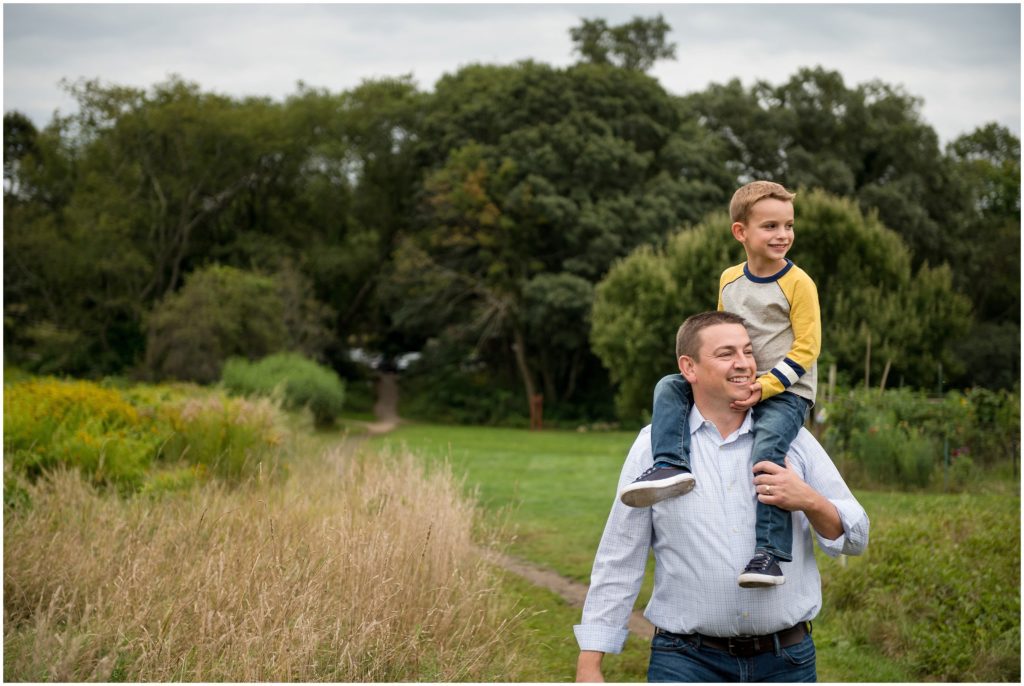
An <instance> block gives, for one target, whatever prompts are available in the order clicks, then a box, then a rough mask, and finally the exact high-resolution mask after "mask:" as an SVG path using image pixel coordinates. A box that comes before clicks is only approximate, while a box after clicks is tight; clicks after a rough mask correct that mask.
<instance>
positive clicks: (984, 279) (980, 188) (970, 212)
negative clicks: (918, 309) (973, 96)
mask: <svg viewBox="0 0 1024 686" xmlns="http://www.w3.org/2000/svg"><path fill="white" fill-rule="evenodd" d="M946 153H947V155H948V156H949V158H950V159H951V160H952V163H953V165H954V174H955V178H956V180H957V183H956V185H955V186H954V188H956V192H957V193H959V194H961V195H962V197H963V199H964V200H965V209H964V211H963V212H962V213H961V214H960V215H959V216H958V217H956V219H955V220H954V221H951V222H950V225H951V229H952V231H953V232H954V233H955V234H956V235H957V236H959V237H960V240H959V241H958V242H957V250H956V252H955V253H954V256H953V257H952V259H951V260H950V261H951V263H952V264H954V265H956V268H955V270H954V272H953V277H954V280H955V283H956V284H957V286H958V289H959V290H961V291H963V292H965V293H967V294H968V295H969V296H970V297H971V300H972V302H973V304H974V315H975V318H976V319H977V326H975V327H974V328H972V330H971V331H970V332H969V333H968V335H966V336H964V337H963V338H962V339H961V340H960V341H959V342H958V343H957V344H956V348H957V352H958V354H959V356H960V357H961V359H962V360H963V362H964V369H965V373H964V374H963V375H962V376H954V377H953V379H952V381H953V383H956V384H958V385H964V386H966V385H981V386H986V387H989V388H1012V387H1013V386H1014V384H1016V383H1019V381H1020V354H1019V351H1020V250H1019V246H1020V139H1018V138H1017V137H1016V136H1014V135H1013V134H1012V133H1010V131H1008V130H1007V129H1006V128H1004V127H1002V126H998V125H996V124H987V125H985V126H982V127H979V128H978V129H976V130H975V131H973V132H972V133H969V134H966V135H964V136H961V137H959V138H957V139H956V140H955V141H953V142H952V143H950V144H949V145H948V146H947V148H946Z"/></svg>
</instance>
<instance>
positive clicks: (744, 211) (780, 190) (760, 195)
mask: <svg viewBox="0 0 1024 686" xmlns="http://www.w3.org/2000/svg"><path fill="white" fill-rule="evenodd" d="M795 197H796V193H790V192H789V191H787V190H786V188H785V187H784V186H783V185H782V184H779V183H775V182H774V181H751V182H750V183H748V184H747V185H746V186H742V187H741V188H740V189H739V190H737V191H736V192H735V193H733V194H732V202H730V203H729V215H730V216H731V217H732V221H733V223H736V222H739V223H741V224H745V223H746V221H747V217H748V216H750V208H751V207H753V206H754V203H756V202H757V201H759V200H764V199H765V198H775V199H776V200H783V201H786V202H793V198H795Z"/></svg>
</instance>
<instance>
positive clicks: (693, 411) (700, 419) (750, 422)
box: [690, 403, 754, 440]
mask: <svg viewBox="0 0 1024 686" xmlns="http://www.w3.org/2000/svg"><path fill="white" fill-rule="evenodd" d="M704 426H707V427H708V428H709V429H710V430H711V431H714V432H715V435H716V436H719V435H720V434H719V433H718V427H717V426H715V425H714V423H713V422H712V421H711V420H710V419H705V418H704V415H702V414H701V413H700V410H698V409H697V404H696V403H694V404H693V405H691V406H690V434H691V435H693V434H695V433H697V432H698V431H699V430H700V429H701V427H704ZM753 430H754V411H753V410H747V415H746V416H745V417H744V418H743V423H742V424H740V428H738V429H736V431H734V432H733V433H732V434H730V435H729V436H726V440H729V439H735V438H739V437H740V436H742V435H743V434H745V433H750V432H751V431H753Z"/></svg>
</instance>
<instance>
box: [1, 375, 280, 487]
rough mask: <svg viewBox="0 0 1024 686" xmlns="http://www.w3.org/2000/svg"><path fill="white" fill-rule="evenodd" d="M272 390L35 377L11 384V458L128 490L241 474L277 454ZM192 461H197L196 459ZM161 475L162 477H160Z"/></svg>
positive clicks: (22, 470) (21, 466)
mask: <svg viewBox="0 0 1024 686" xmlns="http://www.w3.org/2000/svg"><path fill="white" fill-rule="evenodd" d="M279 424H280V417H279V413H278V411H277V408H276V407H275V406H274V405H273V403H272V402H270V401H269V400H265V399H264V400H259V401H255V402H251V401H247V400H244V399H238V398H226V397H224V396H222V395H221V394H218V393H215V392H210V391H207V390H204V389H200V388H199V387H196V386H185V385H176V386H167V387H164V386H136V387H132V388H130V389H126V390H119V389H116V388H107V387H103V386H101V385H99V384H96V383H92V382H89V381H62V380H57V379H51V378H43V379H37V378H31V379H27V380H23V381H20V382H16V383H10V384H7V385H5V387H4V450H5V453H6V456H7V459H6V460H5V465H9V466H10V468H11V469H12V470H13V473H17V474H21V475H24V476H26V477H27V478H29V479H35V478H38V477H39V476H41V475H42V474H44V473H46V472H49V471H52V470H54V469H56V468H58V467H63V468H69V469H77V470H79V471H80V472H81V473H82V474H83V475H84V476H85V478H86V479H88V480H89V481H90V482H92V483H94V484H96V485H102V486H112V487H115V488H117V489H118V490H120V491H121V492H123V493H131V492H135V491H138V490H140V489H149V490H152V489H153V488H157V489H159V488H160V487H161V485H162V484H164V485H166V484H169V483H171V482H169V481H167V479H166V477H167V475H168V473H170V472H174V473H177V474H178V478H176V479H172V481H173V482H174V483H175V484H178V485H181V483H182V480H181V478H180V477H181V476H182V475H183V474H184V473H185V472H188V473H190V474H191V476H192V477H193V480H195V479H200V480H201V479H202V478H203V477H204V476H206V475H216V476H219V477H223V478H226V479H230V480H236V481H237V480H239V479H242V478H245V477H247V476H249V475H252V474H256V473H258V472H260V471H268V470H271V471H272V470H273V469H274V468H275V467H276V464H277V457H278V453H279V446H280V441H281V431H280V430H279V429H278V425H279ZM189 468H190V469H189ZM154 475H159V478H156V479H155V480H154V479H153V477H154Z"/></svg>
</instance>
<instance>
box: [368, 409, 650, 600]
mask: <svg viewBox="0 0 1024 686" xmlns="http://www.w3.org/2000/svg"><path fill="white" fill-rule="evenodd" d="M635 438H636V434H634V433H627V432H621V431H618V432H606V433H605V432H601V433H577V432H570V431H544V432H529V431H523V430H520V429H501V428H486V429H483V428H477V427H461V426H440V425H428V424H404V425H402V426H400V427H399V428H398V429H397V430H396V431H394V432H392V433H390V434H388V435H387V436H385V437H382V438H378V439H374V441H375V442H378V443H379V444H381V445H392V446H400V445H407V446H409V448H410V449H413V450H414V451H415V452H416V453H417V454H419V455H422V456H424V457H425V458H427V459H428V460H429V461H431V462H435V463H436V462H438V461H445V460H447V461H448V462H449V463H450V464H451V466H452V470H453V471H454V472H455V473H456V474H465V475H466V483H467V490H470V489H478V497H479V501H480V503H481V505H483V507H484V508H486V509H488V510H490V511H492V512H498V511H501V510H503V509H507V508H513V509H514V521H515V524H516V540H515V541H514V542H513V544H512V548H511V552H512V553H513V554H515V555H517V556H520V557H523V558H525V559H528V560H531V561H533V562H536V563H538V564H544V565H546V566H548V567H550V568H552V569H554V570H556V571H558V572H559V573H561V574H562V575H564V576H567V577H569V578H572V579H576V580H578V581H586V580H588V579H589V578H590V567H591V565H592V564H593V561H594V551H596V550H597V544H598V542H599V541H600V538H601V531H602V530H603V529H604V522H605V519H606V518H607V516H608V509H609V508H610V507H611V504H612V501H613V499H614V497H615V485H616V483H617V480H618V474H619V470H620V468H621V467H622V460H623V458H624V457H625V455H626V453H627V452H628V451H629V448H630V446H631V445H632V444H633V440H634V439H635Z"/></svg>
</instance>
